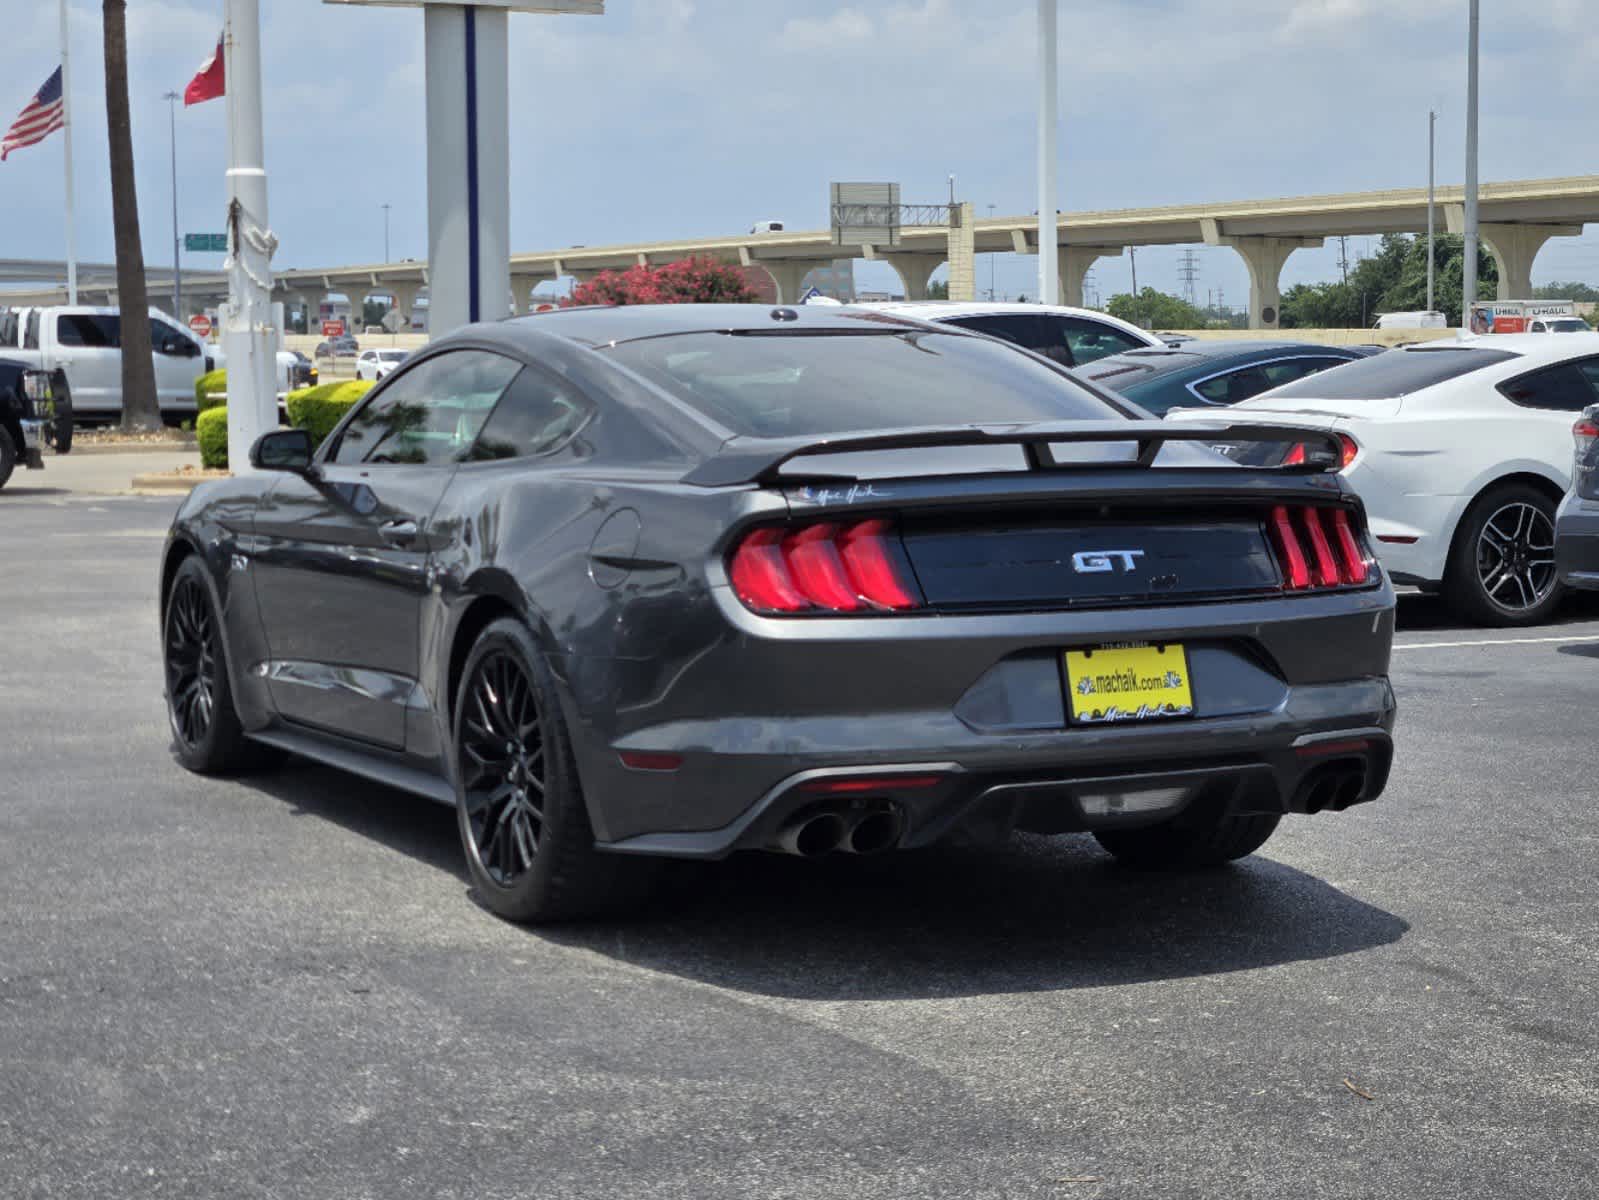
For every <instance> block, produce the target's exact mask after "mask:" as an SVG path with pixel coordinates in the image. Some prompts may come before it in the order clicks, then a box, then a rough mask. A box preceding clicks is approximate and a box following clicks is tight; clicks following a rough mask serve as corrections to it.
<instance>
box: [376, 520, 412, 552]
mask: <svg viewBox="0 0 1599 1200" xmlns="http://www.w3.org/2000/svg"><path fill="white" fill-rule="evenodd" d="M378 536H379V537H380V538H382V539H383V540H384V541H385V542H388V543H389V545H391V546H409V545H410V544H411V543H412V542H414V541H416V522H415V521H385V522H383V524H381V525H379V526H378Z"/></svg>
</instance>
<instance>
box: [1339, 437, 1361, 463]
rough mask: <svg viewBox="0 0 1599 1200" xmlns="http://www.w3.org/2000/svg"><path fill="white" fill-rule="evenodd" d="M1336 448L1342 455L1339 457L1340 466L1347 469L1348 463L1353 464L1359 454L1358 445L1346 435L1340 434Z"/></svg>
mask: <svg viewBox="0 0 1599 1200" xmlns="http://www.w3.org/2000/svg"><path fill="white" fill-rule="evenodd" d="M1338 446H1339V449H1340V450H1341V451H1342V453H1341V454H1340V455H1339V457H1340V459H1341V460H1342V461H1341V463H1340V466H1344V467H1347V466H1348V465H1349V464H1350V463H1352V462H1354V461H1355V459H1356V458H1357V457H1358V456H1359V454H1360V443H1359V442H1357V441H1355V439H1354V438H1352V437H1350V436H1349V435H1348V434H1347V433H1340V434H1339V435H1338Z"/></svg>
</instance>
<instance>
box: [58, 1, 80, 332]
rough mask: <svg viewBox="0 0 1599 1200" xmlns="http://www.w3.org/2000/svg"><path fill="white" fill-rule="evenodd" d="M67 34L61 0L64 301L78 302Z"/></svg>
mask: <svg viewBox="0 0 1599 1200" xmlns="http://www.w3.org/2000/svg"><path fill="white" fill-rule="evenodd" d="M68 42H69V38H68V36H67V0H61V131H62V133H64V134H65V135H66V140H65V145H64V147H63V157H64V158H65V160H66V176H67V178H66V213H67V303H68V304H76V303H77V302H78V235H77V230H76V228H75V227H74V225H73V208H72V66H71V56H70V53H69V50H70V47H69V45H68Z"/></svg>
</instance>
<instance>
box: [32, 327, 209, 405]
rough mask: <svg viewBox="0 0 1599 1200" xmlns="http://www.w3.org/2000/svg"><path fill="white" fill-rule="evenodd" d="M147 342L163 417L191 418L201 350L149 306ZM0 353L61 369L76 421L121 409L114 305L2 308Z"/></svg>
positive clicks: (204, 362) (205, 364)
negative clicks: (65, 378)
mask: <svg viewBox="0 0 1599 1200" xmlns="http://www.w3.org/2000/svg"><path fill="white" fill-rule="evenodd" d="M150 341H151V346H152V349H153V351H154V358H155V386H156V394H157V397H158V399H159V403H160V405H161V415H162V416H163V417H164V418H166V419H167V420H168V421H172V422H176V421H179V420H181V419H183V418H184V417H192V416H194V411H195V406H194V381H195V380H196V379H198V378H199V377H200V375H201V374H202V373H203V372H205V371H206V370H208V369H210V367H209V361H208V359H207V356H206V349H205V347H204V346H202V345H201V344H200V343H199V342H198V341H196V340H195V338H194V335H193V334H191V333H190V332H189V331H188V330H187V329H184V328H183V327H182V326H180V325H178V324H177V323H176V322H174V321H173V320H172V318H171V317H169V316H167V315H166V314H165V313H163V312H161V311H159V310H158V309H153V308H152V309H151V310H150ZM0 355H3V356H4V357H6V358H8V359H10V360H12V361H14V362H21V363H23V364H25V365H27V366H29V367H32V368H35V369H38V370H44V371H55V370H58V369H59V370H64V371H65V372H66V374H67V383H68V386H69V387H70V388H71V389H72V408H73V413H74V415H75V417H76V418H77V419H78V420H80V421H81V420H83V419H85V418H87V419H89V420H115V419H116V418H118V417H119V416H120V415H121V413H122V314H121V312H120V311H119V310H118V309H115V308H92V307H89V306H87V305H77V306H68V305H56V306H52V307H48V308H14V309H9V310H6V311H5V312H0Z"/></svg>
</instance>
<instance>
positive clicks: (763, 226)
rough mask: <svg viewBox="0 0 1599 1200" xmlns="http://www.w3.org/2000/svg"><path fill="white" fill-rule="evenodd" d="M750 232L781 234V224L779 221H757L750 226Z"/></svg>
mask: <svg viewBox="0 0 1599 1200" xmlns="http://www.w3.org/2000/svg"><path fill="white" fill-rule="evenodd" d="M750 232H751V233H782V232H783V222H781V221H757V222H755V224H753V225H751V226H750Z"/></svg>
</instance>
